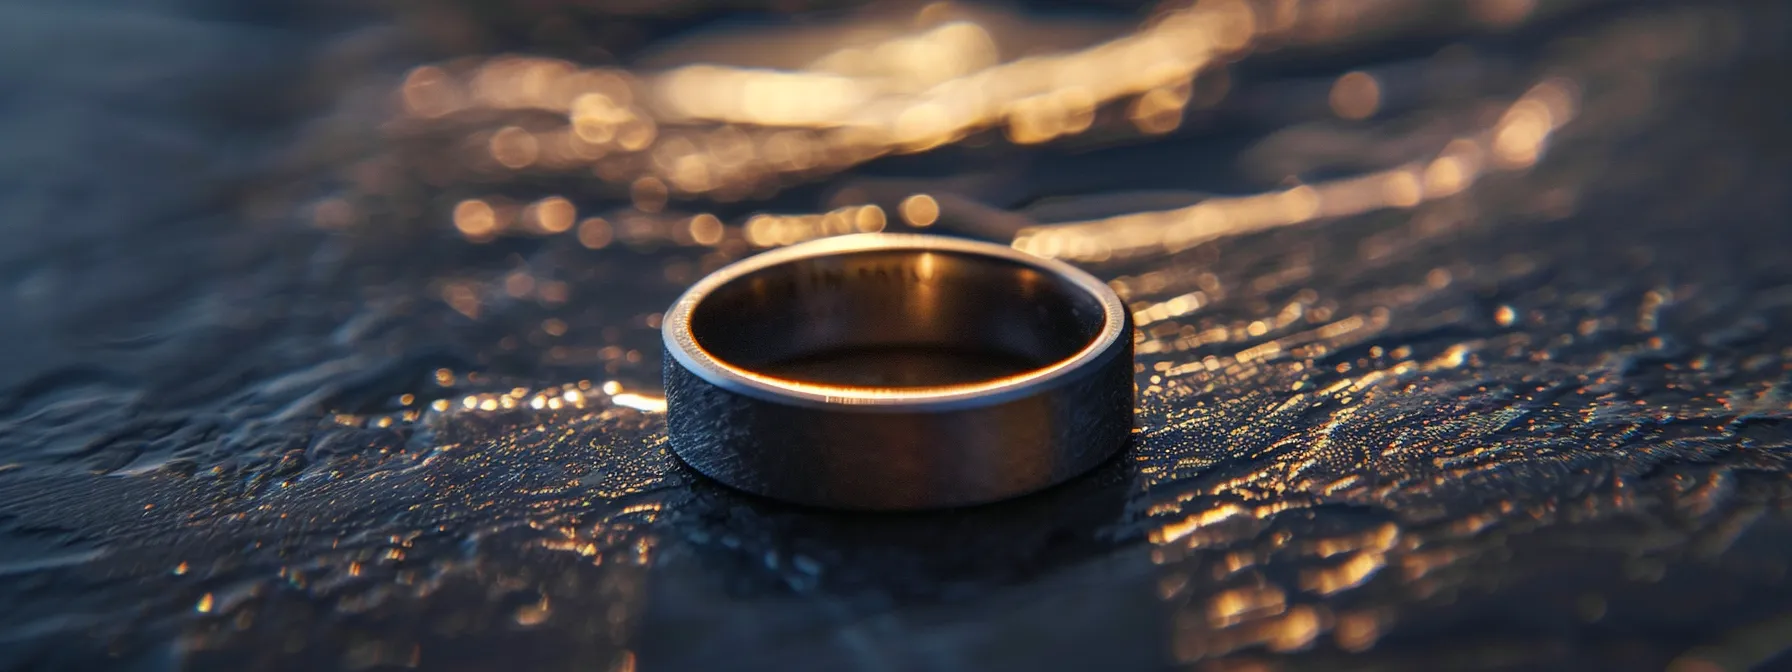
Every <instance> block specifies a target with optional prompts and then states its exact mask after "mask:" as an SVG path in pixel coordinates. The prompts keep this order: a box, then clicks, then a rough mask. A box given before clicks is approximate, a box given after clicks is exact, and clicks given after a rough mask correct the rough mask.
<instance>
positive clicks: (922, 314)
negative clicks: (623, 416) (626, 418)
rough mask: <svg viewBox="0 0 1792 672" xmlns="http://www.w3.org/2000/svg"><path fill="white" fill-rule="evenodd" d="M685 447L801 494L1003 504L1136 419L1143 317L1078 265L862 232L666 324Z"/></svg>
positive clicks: (704, 467) (727, 470)
mask: <svg viewBox="0 0 1792 672" xmlns="http://www.w3.org/2000/svg"><path fill="white" fill-rule="evenodd" d="M662 336H663V338H664V340H665V347H666V353H667V356H666V358H665V361H664V376H665V386H666V424H667V433H668V434H669V436H670V439H671V445H672V450H673V452H674V453H676V454H677V455H678V456H679V457H680V458H681V459H683V460H684V461H685V463H687V464H689V465H690V466H691V467H693V468H695V469H696V470H697V471H699V472H702V473H703V474H705V475H707V476H709V477H711V478H714V479H716V480H718V481H721V482H722V483H724V484H726V485H729V486H732V487H734V488H737V489H740V490H744V491H747V492H751V493H754V494H758V495H763V496H766V497H770V498H774V499H780V500H785V501H790V502H796V503H800V504H809V505H815V506H825V507H833V508H847V509H878V510H901V509H928V508H942V507H952V506H963V505H970V504H978V503H984V502H991V501H995V500H999V499H1005V498H1008V497H1014V496H1017V495H1022V494H1025V493H1028V492H1033V491H1036V490H1040V489H1043V488H1046V487H1049V486H1051V485H1055V484H1057V483H1061V482H1063V481H1065V480H1067V479H1069V478H1071V477H1073V476H1076V475H1078V474H1081V473H1083V472H1085V471H1088V470H1089V469H1091V468H1093V467H1095V466H1096V465H1098V464H1100V463H1101V462H1103V461H1104V460H1106V459H1107V458H1109V457H1110V456H1112V455H1113V454H1114V453H1115V452H1117V451H1118V450H1119V449H1120V448H1121V447H1123V446H1125V445H1126V443H1127V441H1128V440H1129V439H1130V437H1131V433H1132V414H1133V362H1132V322H1131V316H1130V315H1129V313H1128V311H1127V310H1126V307H1125V305H1124V304H1122V303H1121V302H1120V298H1119V297H1118V296H1115V294H1114V292H1113V290H1111V289H1109V288H1108V286H1107V285H1106V284H1104V283H1102V282H1101V281H1100V280H1097V279H1096V278H1095V277H1093V276H1091V275H1089V274H1088V273H1085V272H1083V271H1081V270H1078V269H1076V268H1074V267H1072V266H1070V265H1068V264H1065V263H1062V262H1059V261H1054V260H1049V259H1043V258H1039V257H1034V256H1032V255H1028V254H1026V253H1023V252H1018V251H1016V250H1013V249H1010V248H1008V247H1003V246H1000V245H993V244H989V243H980V242H972V241H966V240H959V239H954V238H942V237H938V236H925V235H898V234H862V235H852V236H840V237H834V238H825V239H821V240H817V241H813V242H809V243H804V244H800V245H794V246H791V247H786V248H782V249H779V250H775V251H772V252H766V253H763V254H760V255H757V256H754V257H751V258H748V259H746V260H743V261H740V262H737V263H735V264H732V265H730V266H727V267H725V268H722V269H721V270H718V271H716V272H715V273H713V274H711V275H709V276H708V277H706V278H704V279H702V280H701V281H699V282H698V283H697V284H696V285H694V286H692V287H691V288H690V289H689V290H688V291H686V292H685V294H684V295H683V296H681V297H679V299H678V300H677V302H675V303H674V304H673V305H672V307H671V308H670V309H669V310H668V311H667V312H666V314H665V317H664V318H663V324H662Z"/></svg>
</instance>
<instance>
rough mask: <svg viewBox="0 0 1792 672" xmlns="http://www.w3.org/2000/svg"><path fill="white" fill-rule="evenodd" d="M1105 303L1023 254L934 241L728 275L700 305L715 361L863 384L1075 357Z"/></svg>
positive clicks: (935, 379)
mask: <svg viewBox="0 0 1792 672" xmlns="http://www.w3.org/2000/svg"><path fill="white" fill-rule="evenodd" d="M1103 321H1104V311H1103V309H1102V305H1101V301H1100V300H1099V299H1097V298H1096V297H1095V296H1093V295H1091V294H1090V293H1089V292H1087V291H1086V290H1084V289H1083V288H1081V287H1079V286H1077V285H1076V284H1075V283H1073V282H1071V281H1070V280H1068V279H1066V278H1060V277H1058V276H1055V275H1053V274H1050V273H1048V272H1045V271H1042V270H1040V269H1037V268H1034V267H1032V266H1028V265H1026V264H1023V263H1020V262H1017V261H1011V260H1008V259H1003V258H1000V257H988V256H982V255H976V254H968V253H962V252H952V251H937V250H866V251H861V252H848V253H842V254H837V255H830V256H825V257H812V258H806V259H797V260H792V261H789V262H785V263H782V264H778V265H775V266H771V267H768V268H764V269H760V270H757V271H754V272H752V273H749V274H747V275H744V276H741V277H739V278H735V279H733V280H730V281H729V282H727V283H726V284H723V285H722V286H720V287H717V288H716V289H715V290H713V291H712V292H710V293H709V294H708V295H707V296H705V297H704V298H703V299H702V301H700V302H699V303H698V304H697V305H696V306H695V307H694V308H693V310H692V311H691V317H690V328H691V335H692V337H693V338H694V339H695V340H696V341H697V344H698V345H699V346H701V347H702V348H703V349H704V350H706V351H708V352H709V354H710V355H711V356H713V357H715V358H716V359H719V360H721V361H723V362H725V363H727V364H730V365H732V366H735V367H737V368H741V369H746V370H749V371H752V372H754V373H758V374H761V375H767V376H772V377H775V378H781V379H785V380H791V381H798V382H804V383H811V384H821V385H833V386H839V387H858V388H925V387H943V386H951V385H962V384H971V383H979V382H986V381H991V380H996V379H1000V378H1004V377H1008V376H1013V375H1017V374H1022V373H1026V372H1028V371H1032V370H1035V369H1039V368H1043V367H1046V366H1049V365H1051V364H1055V363H1057V362H1060V361H1063V360H1065V359H1069V358H1070V357H1072V356H1074V355H1076V354H1077V353H1078V352H1080V351H1081V350H1082V349H1083V348H1084V347H1086V346H1088V344H1089V343H1090V342H1091V341H1093V340H1094V339H1095V338H1096V337H1097V336H1098V335H1099V334H1100V333H1101V331H1102V326H1103Z"/></svg>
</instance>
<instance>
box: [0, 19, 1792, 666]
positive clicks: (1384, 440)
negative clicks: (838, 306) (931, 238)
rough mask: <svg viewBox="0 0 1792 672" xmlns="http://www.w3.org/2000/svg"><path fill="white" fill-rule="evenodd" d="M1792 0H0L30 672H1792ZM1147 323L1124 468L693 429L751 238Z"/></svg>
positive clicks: (2, 347)
mask: <svg viewBox="0 0 1792 672" xmlns="http://www.w3.org/2000/svg"><path fill="white" fill-rule="evenodd" d="M1788 45H1792V6H1788V5H1786V4H1785V3H1784V2H1781V1H1780V0H1703V1H1695V0H1686V1H1674V0H1659V1H1642V0H1636V1H1624V0H1195V1H1192V2H1191V1H1186V0H1170V1H1166V2H1161V3H1160V2H1133V1H1130V0H1087V1H1083V2H1072V1H1069V0H1064V1H1040V2H906V1H896V0H867V1H864V2H832V1H823V0H767V1H760V0H728V1H724V2H710V1H707V0H659V1H654V2H647V1H645V0H639V1H632V0H622V1H617V2H600V1H595V0H590V1H584V2H574V1H572V0H428V1H426V0H380V1H378V2H346V1H343V0H273V1H269V2H257V3H240V2H224V1H221V0H136V1H134V2H128V3H127V2H118V1H112V0H80V1H77V2H67V1H65V2H54V3H52V2H42V1H39V2H32V1H30V0H0V212H3V213H4V214H5V216H4V217H3V218H0V236H3V241H4V242H0V278H4V281H3V282H0V315H3V316H4V318H3V319H0V596H4V598H3V599H4V602H5V603H6V604H7V605H9V607H10V608H9V609H7V610H5V613H0V668H5V669H114V668H116V669H194V670H209V669H232V670H234V669H245V668H252V669H270V670H273V669H295V670H296V669H304V670H313V669H400V668H422V669H451V670H461V669H466V670H478V669H492V668H495V667H511V668H520V669H602V670H617V671H622V670H636V669H762V668H771V667H794V668H797V669H889V670H908V669H936V670H937V669H1038V668H1043V669H1092V668H1099V669H1164V668H1188V669H1213V670H1281V669H1290V670H1293V669H1328V670H1329V669H1488V670H1493V669H1524V670H1533V669H1572V670H1603V669H1611V670H1632V669H1672V670H1676V671H1678V672H1705V671H1708V670H1741V669H1792V653H1786V651H1787V650H1789V649H1792V612H1788V611H1786V608H1785V605H1787V604H1792V586H1789V585H1788V584H1787V582H1786V581H1787V577H1786V566H1787V560H1788V559H1789V557H1792V544H1789V543H1788V542H1787V539H1789V538H1792V537H1788V534H1789V533H1792V519H1788V517H1787V512H1788V507H1789V506H1792V481H1788V478H1787V476H1788V474H1787V470H1786V459H1787V456H1788V455H1789V453H1788V450H1792V424H1788V421H1789V420H1792V336H1788V335H1787V334H1792V329H1789V328H1792V270H1789V268H1788V264H1787V261H1788V260H1789V259H1792V257H1789V256H1788V254H1792V252H1788V250H1792V246H1789V245H1792V227H1789V226H1788V224H1787V222H1788V221H1789V219H1788V218H1789V216H1792V196H1789V195H1788V193H1787V191H1786V189H1785V187H1786V185H1787V184H1788V183H1789V182H1788V179H1789V178H1792V171H1789V170H1788V169H1789V168H1792V163H1789V159H1792V125H1789V124H1788V119H1792V117H1789V115H1788V112H1787V110H1788V105H1792V87H1789V86H1788V85H1787V82H1788V81H1792V79H1789V77H1792V75H1789V73H1792V47H1789V46H1788ZM870 231H919V232H928V233H937V234H941V235H950V236H960V237H968V238H975V239H980V240H988V241H994V242H998V243H1003V244H1011V245H1013V246H1015V247H1016V248H1018V249H1022V250H1025V251H1028V252H1032V253H1035V254H1039V255H1043V256H1049V257H1056V258H1061V259H1064V260H1066V261H1070V262H1072V263H1075V264H1078V265H1080V266H1082V267H1083V268H1086V269H1088V270H1090V271H1091V272H1093V273H1096V274H1097V275H1098V276H1100V277H1102V278H1103V279H1105V280H1108V281H1109V282H1110V284H1111V285H1112V286H1113V287H1114V288H1115V290H1116V291H1117V292H1119V293H1120V295H1121V297H1122V298H1123V299H1125V300H1126V301H1127V302H1128V303H1129V305H1130V307H1131V308H1132V310H1133V311H1134V316H1135V320H1136V322H1137V324H1138V326H1139V330H1138V334H1137V337H1136V341H1135V349H1136V351H1137V366H1136V372H1137V383H1138V389H1139V408H1140V410H1139V428H1138V433H1137V435H1136V438H1135V441H1134V445H1133V446H1132V448H1131V449H1129V451H1128V452H1127V453H1126V454H1125V455H1124V456H1123V457H1122V458H1120V459H1118V460H1116V461H1115V462H1113V463H1110V464H1109V465H1107V466H1105V467H1103V468H1102V469H1100V470H1099V471H1098V472H1097V473H1095V474H1092V475H1090V476H1088V477H1085V478H1082V479H1079V480H1077V481H1075V482H1073V483H1070V484H1067V485H1065V486H1063V487H1060V488H1056V489H1053V490H1051V491H1049V492H1046V493H1041V494H1039V495H1036V496H1032V497H1028V498H1023V499H1020V500H1016V501H1013V502H1008V503H1003V504H997V505H992V506H986V507H978V508H975V509H970V510H966V511H960V512H951V513H941V514H913V515H877V516H866V515H844V514H833V513H828V512H823V511H815V510H809V509H801V508H796V507H789V506H783V505H779V504H774V503H769V502H765V501H761V500H757V499H754V498H751V497H748V496H745V495H740V494H737V493H733V492H731V491H727V490H725V489H722V488H720V487H718V486H714V485H711V484H709V483H707V482H705V481H703V480H701V479H700V478H698V477H696V476H695V475H694V474H693V473H692V472H690V471H689V470H688V469H687V468H685V467H683V466H682V465H681V464H679V463H678V462H677V460H676V459H674V458H673V457H671V456H670V454H669V453H668V452H667V451H666V449H665V445H664V443H665V438H664V431H663V422H662V420H661V413H662V412H663V410H664V401H663V398H662V397H661V396H660V389H659V357H660V353H659V345H658V338H659V336H658V327H659V319H660V311H661V310H663V309H664V307H665V306H666V305H667V304H669V303H670V302H671V300H672V299H673V298H674V297H676V296H677V295H678V293H679V292H680V291H681V290H682V289H683V288H684V287H685V286H686V285H688V284H689V283H691V282H693V281H695V280H696V279H697V278H700V277H702V276H703V275H704V274H706V273H708V272H710V271H712V270H714V269H716V268H719V267H720V266H722V265H725V264H727V263H729V262H731V261H734V260H738V259H740V258H743V257H745V256H748V255H751V254H753V253H755V252H758V251H761V250H764V249H769V248H773V247H778V246H782V245H789V244H793V243H796V242H800V241H804V240H810V239H814V238H818V237H823V236H831V235H841V234H847V233H855V232H870Z"/></svg>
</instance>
